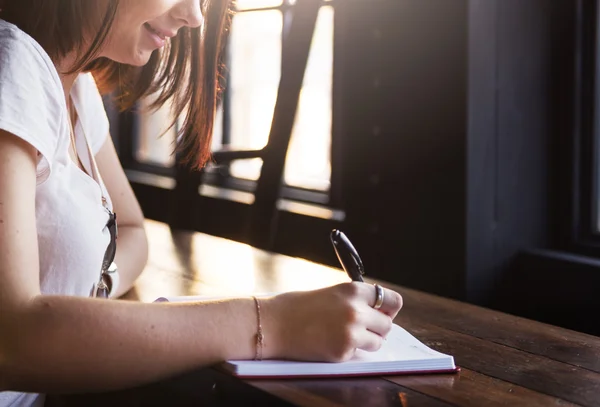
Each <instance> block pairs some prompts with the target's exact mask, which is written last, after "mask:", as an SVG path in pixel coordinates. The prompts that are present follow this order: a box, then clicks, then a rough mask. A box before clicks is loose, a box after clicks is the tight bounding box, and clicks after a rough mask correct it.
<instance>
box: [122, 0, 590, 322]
mask: <svg viewBox="0 0 600 407" xmlns="http://www.w3.org/2000/svg"><path fill="white" fill-rule="evenodd" d="M332 4H334V7H335V13H336V14H335V15H336V17H335V51H334V93H333V103H334V108H333V133H332V138H333V141H332V143H333V144H332V165H333V168H332V190H331V194H330V195H329V196H327V197H323V196H321V195H319V194H315V193H313V194H311V193H310V191H294V190H293V189H289V188H287V189H285V188H284V189H282V192H281V193H282V195H285V197H286V198H287V199H289V200H298V201H303V202H308V203H310V202H312V203H318V204H319V205H322V206H325V207H328V208H332V209H336V210H340V211H343V212H344V213H345V217H344V218H343V220H340V219H336V218H335V217H327V216H314V215H312V214H311V213H310V211H308V212H306V211H305V212H303V211H297V210H287V209H285V208H284V209H280V210H278V216H277V221H276V228H275V229H274V238H273V241H274V246H273V247H272V248H271V250H274V251H277V252H280V253H284V254H288V255H293V256H300V257H304V258H307V259H310V260H314V261H317V262H322V263H325V264H329V265H333V266H336V267H339V263H338V262H337V259H336V258H335V254H334V252H333V249H332V247H331V244H330V243H329V231H330V230H331V229H332V228H341V229H342V230H343V231H345V232H346V234H347V235H348V236H349V237H350V238H351V240H352V241H353V242H354V244H355V246H356V247H357V248H358V250H359V252H360V254H361V256H362V257H363V260H364V263H365V266H366V270H367V274H369V275H370V276H372V277H377V278H379V279H383V280H386V281H389V282H392V283H396V284H399V285H403V286H407V287H413V288H417V289H421V290H424V291H428V292H433V293H437V294H440V295H443V296H448V297H453V298H457V299H460V300H464V301H468V302H472V303H476V304H480V305H484V306H488V307H493V308H496V309H500V310H504V311H507V312H511V313H514V314H517V315H523V316H526V317H531V318H535V319H538V320H542V321H546V322H549V323H553V324H558V325H561V326H565V327H568V328H572V329H576V330H581V331H585V332H589V333H593V334H598V333H600V324H599V323H596V317H595V315H596V313H597V311H598V310H599V308H600V296H599V295H597V294H596V291H597V290H598V288H599V287H600V277H599V273H600V268H599V267H600V260H598V259H597V257H596V256H597V255H600V251H598V250H597V246H596V240H597V239H596V234H595V232H594V231H593V228H592V222H593V218H594V216H593V211H592V207H593V203H594V202H595V196H594V188H593V183H594V180H595V173H596V169H595V166H594V156H595V154H594V148H596V147H595V146H596V142H595V140H596V135H595V131H594V126H593V123H594V120H595V117H596V113H595V111H596V106H595V95H596V93H597V92H596V89H595V88H596V81H595V77H596V74H595V70H596V54H597V52H596V37H597V33H596V21H597V5H596V1H589V0H471V1H467V0H368V1H365V0H341V1H340V0H335V1H334V2H333V3H332ZM111 119H112V121H113V135H114V136H115V139H118V140H119V153H120V155H121V158H122V161H123V165H124V166H125V167H126V169H127V171H128V175H129V176H130V180H131V182H132V185H133V187H134V190H135V192H136V194H137V195H138V198H139V199H140V201H141V204H142V207H143V209H144V211H145V214H146V216H147V217H149V218H153V219H157V220H161V221H166V222H170V221H172V220H173V219H174V216H175V215H174V214H179V215H181V214H184V215H185V216H187V217H188V218H189V219H190V222H189V227H190V228H191V229H195V230H199V231H202V232H206V233H211V234H215V235H219V236H225V237H229V238H233V239H237V240H242V241H244V240H245V236H246V235H245V232H244V228H243V225H244V224H245V219H247V217H248V216H249V213H250V205H248V204H245V203H240V202H237V201H236V200H231V199H228V198H225V197H219V196H216V197H215V196H213V197H206V196H200V195H197V194H196V195H197V196H195V197H193V198H191V200H190V199H188V200H185V199H184V200H183V201H182V200H177V199H176V197H177V196H178V195H177V191H179V192H181V190H182V189H183V190H185V188H186V186H185V183H186V182H188V181H189V180H187V181H186V178H185V177H183V179H180V180H179V182H178V183H175V184H174V183H173V182H170V181H172V180H173V179H175V178H176V173H175V172H174V171H169V170H165V171H157V170H156V169H151V168H146V167H144V166H143V165H141V164H139V163H136V162H135V160H133V159H132V158H131V157H132V153H131V151H132V149H133V148H134V142H133V139H134V137H133V136H132V135H134V134H135V131H136V124H135V123H136V117H135V114H133V113H125V114H121V115H117V114H116V113H114V112H113V114H112V116H111ZM180 174H181V171H180ZM193 178H194V177H193V176H192V177H191V178H190V179H193ZM205 182H208V183H213V184H215V185H217V186H219V185H221V186H222V185H224V184H226V185H227V186H228V187H229V188H232V189H239V190H240V191H241V190H247V189H248V188H250V187H252V185H250V186H248V185H247V184H243V183H237V184H236V182H235V180H228V179H227V177H225V178H223V177H212V178H211V175H210V174H208V175H206V176H205ZM188 190H189V188H188ZM192 190H193V188H192ZM179 196H180V197H181V196H182V195H179ZM174 202H176V204H174ZM177 226H178V227H180V226H181V225H177Z"/></svg>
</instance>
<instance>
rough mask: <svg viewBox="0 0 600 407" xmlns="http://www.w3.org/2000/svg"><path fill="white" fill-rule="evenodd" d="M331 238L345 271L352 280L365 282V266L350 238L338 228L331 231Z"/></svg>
mask: <svg viewBox="0 0 600 407" xmlns="http://www.w3.org/2000/svg"><path fill="white" fill-rule="evenodd" d="M330 238H331V243H332V244H333V248H334V249H335V253H336V254H337V257H338V259H339V261H340V263H341V264H342V268H343V269H344V271H345V272H346V273H347V274H348V276H350V278H351V279H352V281H360V282H363V281H364V280H363V278H362V276H363V275H364V274H365V267H364V266H363V263H362V260H361V259H360V256H359V255H358V252H357V251H356V249H355V248H354V246H353V245H352V243H350V240H349V239H348V238H347V237H346V235H345V234H344V233H342V232H341V231H339V230H337V229H334V230H332V231H331V235H330Z"/></svg>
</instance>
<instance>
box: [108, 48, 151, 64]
mask: <svg viewBox="0 0 600 407" xmlns="http://www.w3.org/2000/svg"><path fill="white" fill-rule="evenodd" d="M152 52H153V51H148V50H142V49H135V50H132V51H130V52H128V53H127V54H125V53H119V55H114V56H112V57H111V56H108V58H109V59H112V60H113V61H115V62H118V63H120V64H125V65H131V66H139V67H142V66H144V65H146V64H147V63H148V61H150V57H151V56H152Z"/></svg>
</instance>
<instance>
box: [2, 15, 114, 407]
mask: <svg viewBox="0 0 600 407" xmlns="http://www.w3.org/2000/svg"><path fill="white" fill-rule="evenodd" d="M71 96H72V98H73V102H74V104H75V106H76V108H77V113H78V117H79V120H78V122H77V124H76V131H75V136H76V139H77V144H78V151H79V155H80V157H81V160H82V161H83V163H84V165H85V166H86V167H87V168H88V170H89V169H90V166H89V164H90V163H89V159H88V153H87V149H86V147H85V142H84V139H83V137H84V134H85V135H86V136H87V139H88V140H89V143H90V145H91V148H92V151H93V153H94V154H96V153H97V152H98V150H99V149H100V148H101V147H102V145H103V144H104V142H105V141H106V139H107V136H108V134H109V122H108V118H107V115H106V111H105V109H104V105H103V103H102V98H101V97H100V94H99V92H98V89H97V87H96V84H95V82H94V79H93V77H92V76H91V74H82V75H80V76H79V77H78V78H77V80H76V82H75V84H74V86H73V89H72V92H71ZM0 129H2V130H5V131H7V132H9V133H12V134H14V135H16V136H17V137H20V138H21V139H23V140H25V141H26V142H28V143H29V144H31V145H32V146H33V147H35V148H36V149H37V150H38V152H39V153H40V158H39V162H38V166H37V190H36V224H37V234H38V245H39V259H40V260H39V262H40V264H39V270H40V286H41V290H42V293H43V294H50V295H53V294H60V295H71V296H89V295H90V290H91V288H92V285H93V283H94V282H95V281H97V280H98V278H99V276H100V267H101V264H102V259H103V257H104V252H105V250H106V248H107V246H108V243H109V240H110V233H109V231H108V230H107V229H106V228H105V225H106V222H107V220H108V214H107V213H106V211H105V210H104V208H103V207H102V200H101V198H102V193H101V189H100V186H99V185H98V183H96V182H95V181H94V180H93V179H92V178H90V177H89V176H88V175H87V174H85V173H84V172H83V171H82V170H81V169H79V167H78V166H77V165H76V164H75V163H74V162H73V160H72V159H71V157H70V155H69V146H70V132H69V117H68V113H67V107H66V102H65V97H64V91H63V88H62V84H61V82H60V78H59V76H58V72H57V71H56V68H55V67H54V65H53V63H52V61H51V60H50V57H49V56H48V54H47V53H46V52H45V51H44V49H43V48H42V47H41V46H40V45H39V44H38V43H37V42H36V41H35V40H33V38H31V37H30V36H28V35H27V34H26V33H24V32H23V31H21V30H20V29H19V28H17V27H16V26H14V25H12V24H10V23H8V22H6V21H3V20H0ZM90 173H91V172H90ZM102 191H104V196H105V197H106V198H107V199H108V203H109V206H111V207H112V204H111V202H110V197H109V196H108V194H107V193H106V190H105V189H104V187H103V186H102ZM0 194H2V191H0ZM42 346H43V345H42ZM43 403H44V397H43V395H36V394H23V393H13V392H0V407H4V406H32V405H35V406H37V405H40V406H41V405H43Z"/></svg>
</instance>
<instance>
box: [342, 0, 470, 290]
mask: <svg viewBox="0 0 600 407" xmlns="http://www.w3.org/2000/svg"><path fill="white" fill-rule="evenodd" d="M467 10H468V7H467V2H466V1H445V0H439V1H414V0H411V1H398V0H388V1H386V0H374V1H370V2H364V1H360V0H350V1H347V2H346V6H345V7H341V8H340V9H339V10H338V12H337V15H336V47H337V48H336V65H335V70H336V71H335V75H336V78H338V79H339V80H338V81H337V82H336V86H337V88H336V91H337V90H338V89H339V90H340V93H341V94H342V96H341V97H340V100H339V101H337V102H338V103H339V104H341V105H342V107H340V110H341V113H340V114H339V115H338V117H337V118H336V122H335V124H336V125H337V127H336V132H337V133H338V134H339V137H340V139H341V141H340V142H339V144H338V145H339V146H340V149H341V150H342V151H343V154H342V157H343V162H344V172H343V189H342V191H343V194H342V195H343V206H344V209H345V210H346V216H347V220H346V223H345V225H344V227H345V228H346V230H347V234H348V235H349V237H350V238H351V239H353V240H354V241H355V244H356V246H358V249H359V251H360V252H361V253H362V256H363V257H364V259H363V260H364V262H365V267H366V270H367V273H369V274H370V275H372V276H374V277H378V278H382V279H385V280H388V281H392V282H395V283H399V284H404V285H407V286H413V287H418V288H423V289H426V290H428V291H433V292H439V293H444V294H447V295H452V296H456V297H462V296H463V291H464V287H465V285H464V277H465V275H464V266H465V254H466V252H465V246H464V244H465V228H464V224H465V187H466V185H465V182H464V180H465V174H466V149H465V143H466V136H467V121H466V120H467V107H468V106H467V43H466V39H467V28H468V26H467V23H468V13H467ZM334 141H335V140H334ZM334 147H335V144H334Z"/></svg>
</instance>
